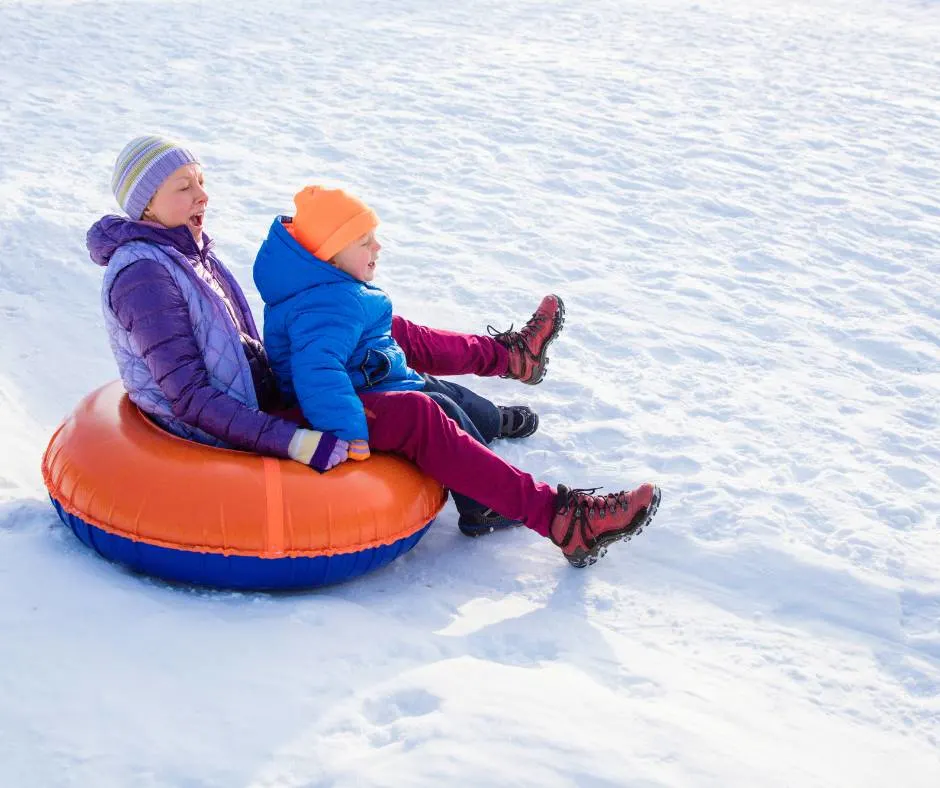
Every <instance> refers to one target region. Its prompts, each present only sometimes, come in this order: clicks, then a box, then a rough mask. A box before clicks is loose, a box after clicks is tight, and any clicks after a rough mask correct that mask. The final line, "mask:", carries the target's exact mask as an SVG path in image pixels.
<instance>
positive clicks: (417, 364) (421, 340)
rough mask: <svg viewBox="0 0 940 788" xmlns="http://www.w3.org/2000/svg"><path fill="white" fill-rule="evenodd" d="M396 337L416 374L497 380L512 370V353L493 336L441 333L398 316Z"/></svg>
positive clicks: (394, 318)
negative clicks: (510, 356) (496, 378)
mask: <svg viewBox="0 0 940 788" xmlns="http://www.w3.org/2000/svg"><path fill="white" fill-rule="evenodd" d="M392 338H393V339H394V340H395V341H396V342H397V343H398V344H399V345H401V347H402V350H404V351H405V358H406V359H407V361H408V366H410V367H411V368H412V369H413V370H415V372H427V373H428V374H430V375H479V376H481V377H495V376H497V375H505V374H506V371H507V370H508V369H509V351H508V350H507V349H506V348H505V347H504V346H503V345H501V344H500V343H499V342H497V341H496V340H495V339H493V338H492V337H487V336H475V335H473V334H458V333H456V332H455V331H441V330H439V329H435V328H428V327H427V326H419V325H418V324H417V323H412V322H411V321H410V320H405V318H403V317H399V316H398V315H395V316H394V317H392Z"/></svg>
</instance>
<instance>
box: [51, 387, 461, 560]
mask: <svg viewBox="0 0 940 788" xmlns="http://www.w3.org/2000/svg"><path fill="white" fill-rule="evenodd" d="M42 472H43V478H44V480H45V483H46V487H47V488H48V490H49V493H50V495H51V496H52V497H53V498H55V500H57V501H58V502H59V504H60V505H61V506H62V507H63V508H64V509H65V510H66V511H67V512H68V513H69V514H72V515H75V516H77V517H79V518H81V519H82V520H84V521H85V522H86V523H89V524H90V525H93V526H96V527H98V528H101V529H102V530H104V531H107V532H109V533H112V534H116V535H118V536H123V537H125V538H128V539H132V540H134V541H140V542H145V543H147V544H152V545H157V546H160V547H168V548H172V549H178V550H191V551H197V552H207V553H221V554H224V555H244V556H256V557H261V558H281V557H314V556H330V555H336V554H340V553H350V552H356V551H359V550H363V549H366V548H372V547H380V546H383V545H388V544H392V543H393V542H396V541H398V540H399V539H402V538H406V537H408V536H410V535H412V534H414V533H415V532H417V531H418V530H420V529H421V528H423V527H424V526H425V525H427V524H428V523H429V522H430V521H431V520H433V519H434V517H436V516H437V514H438V512H440V510H441V508H442V507H443V505H444V502H445V501H446V494H445V492H444V490H443V489H442V487H441V486H440V484H438V483H437V482H436V481H434V480H433V479H431V478H430V477H428V476H426V475H424V474H423V473H421V472H420V471H419V470H418V469H417V468H416V467H415V466H414V465H412V464H411V463H410V462H408V461H407V460H405V459H403V458H400V457H396V456H393V455H382V454H375V455H373V456H372V457H371V458H370V459H369V460H366V461H365V462H346V463H343V464H342V465H341V466H339V467H337V468H334V469H333V470H331V471H329V472H328V473H325V474H319V473H317V472H316V471H314V470H312V469H310V468H308V467H306V466H304V465H301V464H300V463H297V462H294V461H292V460H280V459H276V458H272V457H261V456H259V455H256V454H249V453H247V452H241V451H234V450H229V449H218V448H214V447H210V446H204V445H202V444H198V443H193V442H191V441H187V440H184V439H182V438H178V437H176V436H174V435H171V434H169V433H167V432H165V431H164V430H162V429H160V428H159V427H157V426H156V425H155V424H153V423H152V422H151V421H150V420H149V419H148V418H147V417H145V416H144V415H143V414H142V413H141V412H140V410H139V409H138V408H137V406H136V405H134V404H133V403H132V402H131V401H130V399H129V398H128V396H127V394H126V393H125V391H124V388H123V386H122V385H121V383H120V382H119V381H117V382H114V383H109V384H107V385H106V386H103V387H102V388H100V389H98V390H97V391H94V392H92V393H91V394H89V395H88V396H87V397H85V399H83V400H82V401H81V403H80V404H79V405H78V407H77V408H76V409H75V412H74V413H73V414H72V415H71V416H69V417H68V418H67V419H66V420H65V422H63V424H62V425H61V426H60V427H59V429H58V430H57V431H56V433H55V434H54V435H53V436H52V439H51V440H50V442H49V446H48V448H47V449H46V453H45V455H44V457H43V463H42Z"/></svg>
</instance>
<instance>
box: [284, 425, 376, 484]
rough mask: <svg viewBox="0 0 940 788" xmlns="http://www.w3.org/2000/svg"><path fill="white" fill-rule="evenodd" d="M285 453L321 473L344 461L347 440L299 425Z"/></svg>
mask: <svg viewBox="0 0 940 788" xmlns="http://www.w3.org/2000/svg"><path fill="white" fill-rule="evenodd" d="M367 451H368V449H367ZM287 453H288V455H289V456H290V458H291V459H292V460H296V461H297V462H302V463H303V464H304V465H309V466H310V467H311V468H313V469H314V470H317V471H320V473H323V472H324V471H328V470H330V468H335V467H336V466H337V465H339V464H340V463H342V462H345V461H346V459H347V458H348V457H349V442H348V441H344V440H343V439H342V438H337V437H336V436H335V435H334V434H333V433H332V432H319V431H317V430H307V429H304V428H303V427H300V428H298V430H297V432H295V433H294V437H293V438H291V442H290V446H288V447H287Z"/></svg>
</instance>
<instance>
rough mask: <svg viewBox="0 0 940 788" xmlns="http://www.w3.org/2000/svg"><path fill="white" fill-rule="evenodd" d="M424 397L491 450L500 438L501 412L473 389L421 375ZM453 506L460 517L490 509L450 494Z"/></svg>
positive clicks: (463, 496) (466, 498)
mask: <svg viewBox="0 0 940 788" xmlns="http://www.w3.org/2000/svg"><path fill="white" fill-rule="evenodd" d="M421 377H423V378H424V382H425V386H424V393H425V394H427V395H428V396H429V397H430V398H431V399H433V400H434V401H435V402H436V403H437V404H438V405H439V406H440V408H441V410H442V411H444V413H446V414H447V415H448V416H449V417H450V418H452V419H453V420H454V421H456V422H457V425H458V426H459V427H460V429H462V430H463V431H464V432H466V433H467V434H468V435H469V436H470V437H471V438H473V439H474V440H477V441H479V442H480V443H482V444H483V445H484V446H489V444H490V443H492V442H493V439H494V438H496V436H497V435H498V434H499V410H498V409H497V407H496V406H495V405H494V404H493V403H492V402H490V401H489V400H488V399H486V398H485V397H481V396H480V395H479V394H476V393H475V392H473V391H470V389H468V388H465V387H464V386H460V385H458V384H457V383H451V382H450V381H447V380H441V379H440V378H436V377H434V376H433V375H422V376H421ZM451 494H452V495H453V496H454V505H455V506H456V507H457V511H458V512H460V514H464V515H466V514H472V513H475V512H481V511H483V510H484V509H486V508H488V507H486V506H485V505H483V504H482V503H479V502H478V501H474V500H473V499H472V498H468V497H467V496H466V495H461V494H460V493H457V492H453V491H451Z"/></svg>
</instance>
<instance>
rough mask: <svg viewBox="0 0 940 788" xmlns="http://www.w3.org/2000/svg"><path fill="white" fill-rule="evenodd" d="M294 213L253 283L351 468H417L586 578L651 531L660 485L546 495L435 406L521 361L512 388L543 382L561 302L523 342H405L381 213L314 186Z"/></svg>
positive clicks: (280, 374)
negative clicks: (454, 379) (365, 462)
mask: <svg viewBox="0 0 940 788" xmlns="http://www.w3.org/2000/svg"><path fill="white" fill-rule="evenodd" d="M295 203H296V206H297V210H296V214H295V216H294V217H293V219H290V218H287V217H279V218H277V219H276V220H275V221H274V223H273V224H272V226H271V229H270V231H269V233H268V237H267V239H266V240H265V242H264V244H263V245H262V247H261V249H260V251H259V252H258V257H257V259H256V260H255V266H254V279H255V284H256V285H257V287H258V291H259V292H260V293H261V297H262V298H263V299H264V302H265V326H264V338H265V347H266V348H267V352H268V354H269V357H270V360H271V366H272V368H273V370H274V373H275V376H276V377H277V379H278V383H279V386H280V388H281V389H282V390H284V391H287V392H290V393H292V394H294V395H295V396H296V398H297V400H298V402H299V404H300V407H301V410H302V411H303V414H304V417H305V418H306V420H307V421H308V422H309V424H310V425H311V426H313V427H314V428H315V429H316V430H323V431H326V432H329V433H331V434H335V435H336V436H337V437H339V438H340V439H343V440H346V441H348V442H349V456H350V457H351V458H353V459H364V458H366V457H368V456H369V452H370V448H371V449H376V450H379V451H388V452H395V453H398V454H401V455H403V456H405V457H407V458H408V459H410V460H411V461H412V462H414V463H415V464H416V465H417V466H418V467H419V468H421V470H422V471H424V472H425V473H427V474H429V475H430V476H432V477H434V478H435V479H437V480H438V481H439V482H441V484H443V485H444V486H445V487H448V488H450V489H451V490H453V491H454V492H455V493H457V494H459V495H461V496H463V497H464V500H466V499H469V500H471V501H476V502H479V503H480V504H482V505H483V506H485V507H487V508H488V509H490V510H492V511H493V512H496V513H498V514H499V515H500V516H501V517H502V518H503V519H504V520H506V521H510V522H521V523H522V524H523V525H525V526H527V527H528V528H530V529H532V530H533V531H535V532H536V533H539V534H541V535H542V536H547V537H549V538H551V540H552V541H553V542H554V543H555V544H556V545H558V546H559V547H560V548H561V550H562V552H563V553H564V554H565V556H566V558H567V559H568V561H569V562H570V563H571V564H572V565H574V566H577V567H583V566H587V565H589V564H592V563H594V562H595V561H596V560H597V558H598V557H600V556H601V555H603V554H604V552H605V550H606V546H607V545H608V544H610V543H612V542H615V541H618V540H619V539H623V538H629V537H630V536H632V535H633V534H634V533H637V532H639V531H640V530H641V529H642V528H643V527H644V526H645V525H646V524H647V523H648V522H649V521H650V519H651V518H652V516H653V514H654V513H655V511H656V508H657V507H658V505H659V499H660V493H659V490H658V489H657V488H656V487H654V486H653V485H651V484H644V485H641V486H640V487H638V488H637V489H636V490H633V491H632V492H626V491H624V492H619V493H616V494H613V495H607V496H593V495H591V493H592V492H593V490H577V489H574V490H573V489H569V488H567V487H566V486H564V485H558V488H557V489H555V488H553V487H551V486H550V485H548V484H546V483H544V482H537V481H535V480H534V479H533V478H532V477H531V476H530V475H529V474H527V473H525V472H523V471H521V470H519V469H518V468H515V467H513V466H512V465H510V464H509V463H507V462H505V461H503V460H502V459H501V458H499V457H498V456H497V455H495V454H493V452H492V451H490V450H489V449H488V448H487V447H486V446H485V445H484V443H485V441H480V440H474V438H473V437H471V435H470V434H468V432H467V430H466V428H465V427H466V424H467V423H472V420H471V419H470V418H469V416H467V417H466V418H461V414H460V413H459V412H458V411H459V410H460V409H459V408H458V409H457V410H454V408H453V407H449V412H445V408H444V406H443V404H442V403H441V401H440V399H439V398H438V397H436V396H435V395H436V394H439V393H440V391H441V389H440V388H439V386H440V385H441V384H440V381H437V380H436V379H435V378H432V377H430V376H431V375H435V374H437V375H447V374H467V373H474V374H480V375H492V374H504V375H505V374H507V373H508V372H510V370H509V369H507V364H508V363H509V357H510V355H514V356H515V357H517V358H516V361H515V362H514V363H515V364H516V369H515V370H514V371H513V372H512V373H511V374H510V375H508V376H512V377H517V378H520V379H523V380H524V381H526V382H538V381H539V380H541V377H542V375H543V374H544V368H545V361H546V358H545V350H546V348H547V346H548V344H549V343H550V342H551V340H552V339H554V337H555V336H556V335H557V333H558V331H559V330H560V328H561V323H562V321H563V306H562V304H561V300H560V299H558V297H557V296H547V297H546V298H545V299H543V301H542V305H541V306H540V308H539V311H537V312H536V314H535V315H534V316H533V319H532V320H531V321H530V322H529V324H527V326H526V327H525V328H524V329H523V330H522V331H520V332H512V331H509V332H503V333H502V334H496V335H495V336H493V337H492V339H490V338H489V337H471V336H465V335H460V334H450V333H439V332H432V333H430V334H429V335H428V336H425V337H422V336H421V331H422V330H421V329H420V327H411V328H417V329H418V330H417V331H409V330H408V328H409V326H407V325H402V324H401V323H399V326H398V329H399V330H398V331H395V326H394V325H393V318H392V305H391V302H390V300H389V298H388V296H387V295H386V294H385V293H384V292H383V291H382V290H380V289H379V288H378V287H376V286H374V285H372V284H369V283H370V282H371V281H372V279H373V278H374V276H375V270H376V263H377V259H378V258H377V255H378V252H379V250H380V249H381V246H380V245H379V243H378V241H377V240H376V236H375V229H376V227H377V226H378V219H377V217H376V216H375V214H374V213H373V212H372V210H371V209H370V208H369V207H368V206H366V205H365V204H364V203H362V202H361V201H359V200H357V199H356V198H354V197H352V196H350V195H347V194H346V193H345V192H343V191H342V190H338V189H337V190H329V189H324V188H321V187H317V186H313V187H308V188H306V189H304V190H302V191H301V192H299V193H298V194H297V196H296V197H295ZM424 331H427V329H424ZM422 340H428V341H430V342H431V343H432V344H434V345H435V347H434V352H433V353H425V352H423V351H425V350H427V347H426V346H425V344H424V343H423V341H422ZM507 346H509V347H508V348H507ZM507 349H508V350H509V351H510V352H509V353H507V352H506V351H507ZM500 350H502V353H500ZM499 366H502V367H503V371H502V372H499V371H498V367H499ZM418 370H421V371H423V372H425V373H427V375H426V376H425V377H422V376H421V375H420V374H418ZM446 385H449V386H453V385H454V384H446ZM463 391H467V390H466V389H463ZM454 416H456V419H455V418H454ZM461 427H464V428H463V429H462V428H461ZM458 500H459V499H458Z"/></svg>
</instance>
